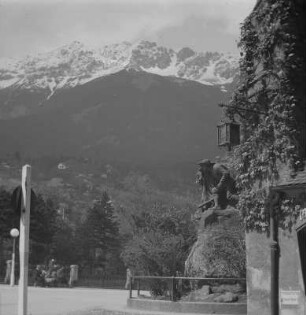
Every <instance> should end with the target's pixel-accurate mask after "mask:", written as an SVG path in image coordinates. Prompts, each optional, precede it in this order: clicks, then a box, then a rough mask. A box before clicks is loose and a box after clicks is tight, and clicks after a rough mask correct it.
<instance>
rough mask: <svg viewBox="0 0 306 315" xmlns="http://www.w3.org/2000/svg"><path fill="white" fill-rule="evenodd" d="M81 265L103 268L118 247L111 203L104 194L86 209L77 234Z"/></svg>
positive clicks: (116, 227) (117, 232)
mask: <svg viewBox="0 0 306 315" xmlns="http://www.w3.org/2000/svg"><path fill="white" fill-rule="evenodd" d="M77 237H78V243H79V244H80V250H81V252H80V256H81V257H82V264H83V265H89V266H90V268H93V267H95V266H96V267H105V263H106V260H108V258H110V256H111V255H112V253H115V252H116V251H117V250H118V247H119V245H120V244H119V229H118V223H117V220H116V218H115V215H114V208H113V206H112V202H111V200H110V198H109V196H108V194H107V193H106V192H104V193H103V194H102V197H101V199H98V200H96V201H95V202H94V204H93V206H92V207H91V208H90V209H88V211H87V215H86V218H85V221H84V222H83V223H82V225H81V226H80V228H79V230H78V232H77Z"/></svg>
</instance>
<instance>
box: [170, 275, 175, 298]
mask: <svg viewBox="0 0 306 315" xmlns="http://www.w3.org/2000/svg"><path fill="white" fill-rule="evenodd" d="M174 289H175V276H173V277H172V279H171V289H170V290H171V294H170V295H171V301H174Z"/></svg>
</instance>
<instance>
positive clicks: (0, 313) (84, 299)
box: [0, 285, 129, 315]
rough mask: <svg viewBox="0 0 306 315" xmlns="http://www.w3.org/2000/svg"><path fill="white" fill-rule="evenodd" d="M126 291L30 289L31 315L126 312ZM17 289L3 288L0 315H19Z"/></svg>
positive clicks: (0, 289) (1, 290)
mask: <svg viewBox="0 0 306 315" xmlns="http://www.w3.org/2000/svg"><path fill="white" fill-rule="evenodd" d="M128 295H129V292H128V291H126V290H110V289H89V288H72V289H70V288H40V287H29V289H28V315H64V314H67V313H70V312H73V311H81V310H88V309H93V308H105V309H118V310H120V309H125V308H126V301H127V298H128ZM17 307H18V286H14V287H10V286H9V285H0V315H17V313H18V312H17Z"/></svg>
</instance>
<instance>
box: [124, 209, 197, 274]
mask: <svg viewBox="0 0 306 315" xmlns="http://www.w3.org/2000/svg"><path fill="white" fill-rule="evenodd" d="M189 210H190V209H184V208H183V209H179V208H176V207H173V206H167V205H163V204H158V203H156V204H154V205H153V206H152V207H151V208H150V209H146V210H143V212H141V213H140V214H139V215H134V216H133V221H134V227H135V228H134V231H133V236H132V239H130V240H129V241H128V242H127V243H126V245H125V247H124V250H123V253H122V258H123V260H124V262H125V264H126V265H127V266H129V267H132V268H134V269H135V270H137V271H138V272H142V273H144V274H147V275H161V276H166V275H174V274H175V272H176V271H181V272H182V271H183V270H184V262H185V260H186V258H187V256H188V253H189V250H190V248H191V246H192V244H193V243H194V241H195V230H194V225H193V223H192V222H191V218H190V213H191V212H190V211H189Z"/></svg>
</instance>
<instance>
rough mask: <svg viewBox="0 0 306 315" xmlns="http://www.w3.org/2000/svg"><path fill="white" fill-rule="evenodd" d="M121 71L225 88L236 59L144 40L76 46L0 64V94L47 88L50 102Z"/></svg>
mask: <svg viewBox="0 0 306 315" xmlns="http://www.w3.org/2000/svg"><path fill="white" fill-rule="evenodd" d="M123 69H135V70H138V71H145V72H149V73H154V74H158V75H161V76H174V77H178V78H182V79H187V80H193V81H197V82H200V83H202V84H205V85H220V87H221V89H224V85H226V84H229V83H232V81H233V78H234V77H235V75H236V74H237V72H238V56H235V55H231V54H223V53H218V52H206V53H203V52H201V53H197V52H195V51H193V50H192V49H190V48H187V47H185V48H182V49H181V50H180V51H178V52H175V51H174V50H172V49H168V48H165V47H161V46H158V45H157V44H156V43H153V42H148V41H141V42H139V43H137V44H131V43H128V42H123V43H120V44H113V45H108V46H104V47H103V48H97V49H90V48H88V47H86V46H85V45H84V44H82V43H80V42H77V41H75V42H72V43H71V44H70V45H66V46H63V47H60V48H59V49H56V50H53V51H51V52H48V53H41V54H38V55H36V56H28V57H26V58H24V59H20V60H13V59H0V90H1V89H5V88H8V87H19V88H22V89H29V90H35V89H46V90H48V96H47V97H48V98H50V97H51V96H52V95H53V93H54V92H55V91H56V90H57V89H61V88H71V87H75V86H76V85H82V84H84V83H87V82H89V81H91V80H93V79H96V78H99V77H102V76H106V75H109V74H112V73H116V72H118V71H121V70H123Z"/></svg>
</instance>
